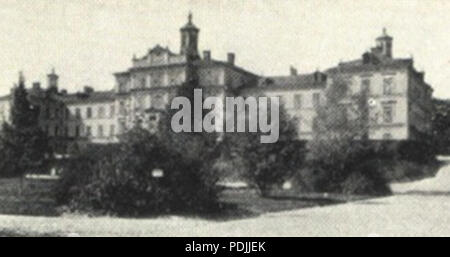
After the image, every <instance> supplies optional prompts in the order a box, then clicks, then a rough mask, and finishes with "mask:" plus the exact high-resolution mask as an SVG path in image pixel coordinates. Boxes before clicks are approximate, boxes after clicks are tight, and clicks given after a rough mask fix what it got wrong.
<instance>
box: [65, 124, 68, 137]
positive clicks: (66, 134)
mask: <svg viewBox="0 0 450 257" xmlns="http://www.w3.org/2000/svg"><path fill="white" fill-rule="evenodd" d="M64 136H65V137H68V136H69V127H67V126H65V127H64Z"/></svg>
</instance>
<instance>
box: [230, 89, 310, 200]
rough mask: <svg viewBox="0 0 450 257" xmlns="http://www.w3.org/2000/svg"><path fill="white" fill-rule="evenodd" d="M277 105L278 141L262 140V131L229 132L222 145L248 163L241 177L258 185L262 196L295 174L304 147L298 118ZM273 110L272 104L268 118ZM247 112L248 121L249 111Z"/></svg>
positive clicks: (232, 154) (242, 161) (241, 163)
mask: <svg viewBox="0 0 450 257" xmlns="http://www.w3.org/2000/svg"><path fill="white" fill-rule="evenodd" d="M261 96H263V95H261ZM272 107H275V106H272ZM277 107H278V109H279V113H278V115H279V119H278V120H279V124H278V127H279V138H278V140H277V141H276V142H274V143H261V136H262V135H264V134H265V133H262V132H261V131H258V132H249V131H246V132H236V133H226V134H225V140H224V142H223V145H224V147H223V149H226V152H229V153H230V158H231V159H232V160H233V161H234V162H235V163H238V165H243V166H244V167H245V168H244V172H243V174H242V177H243V178H244V179H245V180H246V182H247V183H248V184H250V185H251V186H254V187H256V188H257V189H258V192H259V193H260V195H261V196H263V197H267V196H269V194H270V192H271V190H272V189H273V187H274V186H276V185H279V184H281V183H282V182H284V181H285V180H286V179H287V178H289V177H290V176H291V175H292V174H294V172H295V171H296V170H297V169H298V168H299V166H300V165H301V163H302V161H303V154H304V152H303V150H304V148H303V145H302V143H301V142H300V141H298V140H297V136H298V135H297V128H296V122H295V120H294V119H292V118H291V117H290V116H289V114H287V113H286V111H285V109H284V106H283V105H280V106H277ZM270 110H271V109H270V105H269V107H268V112H267V113H268V120H272V118H273V117H271V115H270V113H271V111H270ZM259 111H261V110H259ZM235 113H236V114H237V110H235ZM245 114H246V115H245V119H246V124H248V122H249V117H250V116H249V115H250V114H249V113H245ZM258 115H261V112H259V114H258ZM236 116H237V115H235V117H236ZM235 124H236V123H235ZM236 159H237V160H238V161H236Z"/></svg>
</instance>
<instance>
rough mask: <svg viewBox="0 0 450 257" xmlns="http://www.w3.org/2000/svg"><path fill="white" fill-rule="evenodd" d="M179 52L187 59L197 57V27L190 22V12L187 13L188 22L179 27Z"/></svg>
mask: <svg viewBox="0 0 450 257" xmlns="http://www.w3.org/2000/svg"><path fill="white" fill-rule="evenodd" d="M180 31H181V48H180V53H181V54H182V55H186V56H187V57H188V58H189V59H191V60H192V59H196V58H198V47H197V45H198V33H199V31H200V30H199V29H198V28H197V27H196V26H195V25H194V24H193V23H192V12H189V14H188V22H187V24H186V25H184V26H183V27H182V28H181V29H180Z"/></svg>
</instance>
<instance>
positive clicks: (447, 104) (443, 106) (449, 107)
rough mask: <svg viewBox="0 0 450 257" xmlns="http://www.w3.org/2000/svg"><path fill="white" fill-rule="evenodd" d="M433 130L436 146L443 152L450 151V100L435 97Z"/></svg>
mask: <svg viewBox="0 0 450 257" xmlns="http://www.w3.org/2000/svg"><path fill="white" fill-rule="evenodd" d="M432 130H433V138H434V144H435V146H436V147H437V148H438V149H439V151H441V152H442V153H448V152H450V101H449V100H441V99H433V116H432Z"/></svg>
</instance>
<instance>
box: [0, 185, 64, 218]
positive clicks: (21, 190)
mask: <svg viewBox="0 0 450 257" xmlns="http://www.w3.org/2000/svg"><path fill="white" fill-rule="evenodd" d="M53 183H54V181H49V180H28V179H23V180H22V181H21V180H20V179H17V178H8V179H0V214H15V215H34V216H55V215H57V212H56V208H55V203H54V200H53V197H52V192H51V188H52V185H53Z"/></svg>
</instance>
